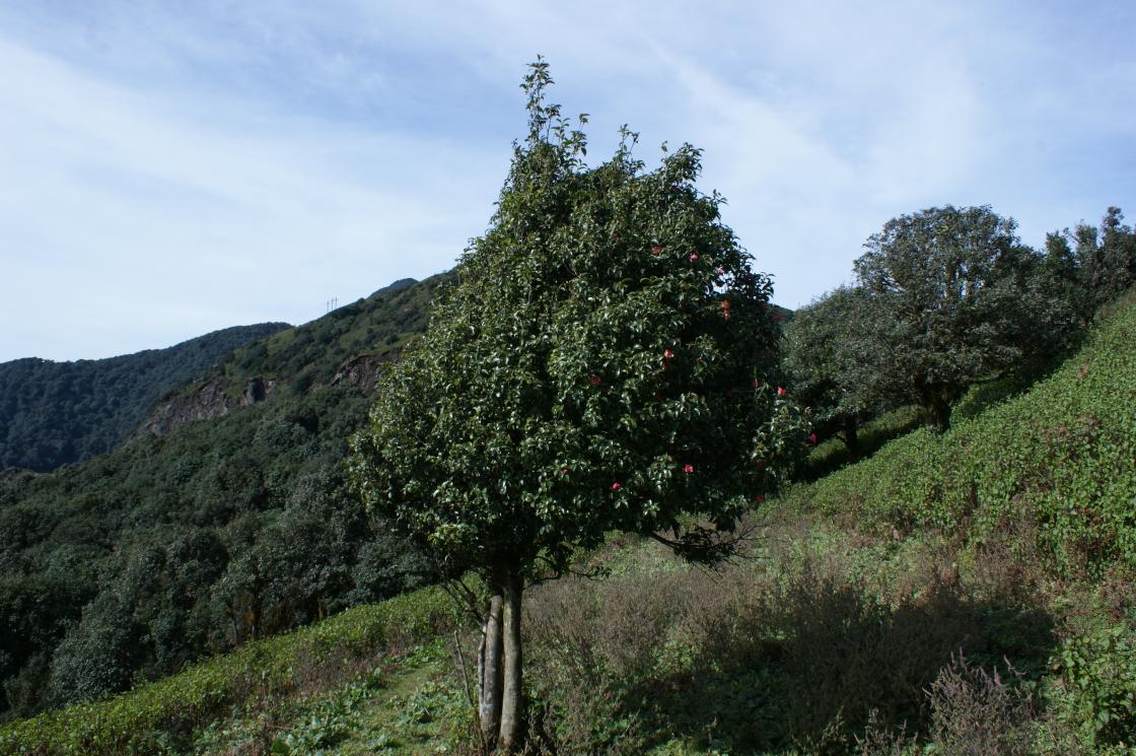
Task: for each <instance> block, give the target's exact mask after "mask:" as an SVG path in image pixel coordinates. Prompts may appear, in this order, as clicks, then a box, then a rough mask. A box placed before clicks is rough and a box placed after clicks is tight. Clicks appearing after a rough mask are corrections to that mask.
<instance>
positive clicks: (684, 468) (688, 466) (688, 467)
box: [682, 464, 694, 475]
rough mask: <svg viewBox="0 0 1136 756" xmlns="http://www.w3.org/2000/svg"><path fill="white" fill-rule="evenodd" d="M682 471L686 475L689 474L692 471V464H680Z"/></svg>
mask: <svg viewBox="0 0 1136 756" xmlns="http://www.w3.org/2000/svg"><path fill="white" fill-rule="evenodd" d="M682 471H683V472H684V473H686V474H687V475H690V474H691V473H692V472H694V465H691V464H685V465H683V466H682Z"/></svg>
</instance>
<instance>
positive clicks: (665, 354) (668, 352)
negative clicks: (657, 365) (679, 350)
mask: <svg viewBox="0 0 1136 756" xmlns="http://www.w3.org/2000/svg"><path fill="white" fill-rule="evenodd" d="M674 356H675V353H674V352H672V351H671V350H669V349H664V350H663V359H664V360H670V359H674Z"/></svg>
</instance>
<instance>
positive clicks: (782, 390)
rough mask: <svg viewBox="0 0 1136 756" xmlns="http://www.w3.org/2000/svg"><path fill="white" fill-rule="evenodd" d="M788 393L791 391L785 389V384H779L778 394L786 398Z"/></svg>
mask: <svg viewBox="0 0 1136 756" xmlns="http://www.w3.org/2000/svg"><path fill="white" fill-rule="evenodd" d="M788 395H789V392H788V391H786V390H785V387H784V386H778V387H777V396H779V397H782V398H784V397H786V396H788Z"/></svg>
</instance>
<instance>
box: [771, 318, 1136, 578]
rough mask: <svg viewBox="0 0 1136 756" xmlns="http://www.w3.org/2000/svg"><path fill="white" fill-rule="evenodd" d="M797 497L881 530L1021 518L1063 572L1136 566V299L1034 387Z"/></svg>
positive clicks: (960, 528) (904, 442)
mask: <svg viewBox="0 0 1136 756" xmlns="http://www.w3.org/2000/svg"><path fill="white" fill-rule="evenodd" d="M788 498H789V502H790V504H791V505H794V506H797V507H801V508H805V509H816V510H819V511H821V512H824V513H826V514H830V515H835V516H840V517H843V518H845V519H846V520H847V521H848V522H850V523H854V524H855V525H856V527H857V528H859V529H874V530H875V531H876V532H890V531H891V529H892V528H894V529H896V530H897V531H899V532H900V533H903V532H907V531H910V530H913V529H914V530H923V529H928V528H938V529H943V530H944V531H946V532H948V533H951V534H956V535H958V536H960V537H964V538H966V539H969V540H980V539H983V538H988V537H990V536H992V535H994V534H995V533H996V532H997V531H999V530H1004V529H1005V528H1007V527H1010V526H1013V527H1014V528H1016V529H1018V530H1019V531H1020V532H1023V533H1025V532H1027V531H1028V532H1029V533H1030V534H1031V535H1032V537H1033V541H1034V545H1035V546H1036V548H1037V549H1038V550H1039V552H1040V553H1041V554H1042V555H1043V558H1044V559H1045V560H1046V561H1047V562H1048V563H1049V564H1050V565H1051V566H1052V567H1053V568H1055V569H1056V570H1057V571H1058V572H1059V573H1061V574H1063V575H1073V574H1080V573H1086V572H1087V573H1091V574H1100V573H1101V571H1103V570H1106V569H1108V568H1109V567H1112V566H1114V565H1118V564H1119V565H1124V566H1126V567H1128V568H1133V567H1136V506H1134V502H1136V297H1132V298H1130V299H1129V301H1128V302H1127V303H1122V304H1121V305H1119V306H1118V308H1117V312H1116V313H1115V314H1114V315H1112V317H1110V318H1108V319H1107V320H1106V321H1105V322H1104V323H1103V324H1102V325H1100V326H1099V327H1098V328H1097V329H1096V331H1095V332H1094V333H1093V334H1092V335H1091V336H1090V339H1089V341H1088V343H1087V344H1086V345H1085V347H1084V348H1083V349H1082V350H1081V351H1080V352H1079V353H1078V354H1077V355H1075V356H1074V357H1073V358H1071V359H1070V360H1068V361H1067V362H1066V363H1065V365H1064V366H1063V367H1062V368H1061V369H1060V370H1058V371H1057V372H1056V373H1054V374H1053V375H1051V376H1050V377H1048V378H1047V379H1045V380H1043V381H1041V382H1040V383H1038V384H1037V385H1035V386H1034V387H1033V388H1032V389H1031V390H1030V391H1029V392H1028V393H1026V394H1023V395H1021V396H1019V397H1016V398H1013V399H1010V400H1008V401H1005V402H1003V403H1001V404H999V405H997V406H995V407H993V408H991V409H989V410H987V411H985V412H983V413H981V414H979V415H978V416H975V417H971V418H966V419H963V420H961V421H959V422H957V423H956V424H955V426H954V427H953V428H952V429H951V430H950V431H949V432H948V433H946V434H944V435H942V436H940V435H936V434H935V433H933V432H931V431H929V430H919V431H917V432H915V433H912V434H910V435H908V436H906V437H904V438H902V439H899V440H897V441H894V442H892V443H890V444H888V445H887V446H885V447H884V448H883V449H882V450H881V451H879V452H878V453H877V454H876V455H875V456H874V457H872V458H871V459H869V460H867V461H865V462H862V463H860V464H858V465H854V466H852V467H848V468H845V469H844V470H841V471H839V472H837V473H835V474H833V475H830V476H828V477H827V478H825V479H824V480H822V481H819V482H818V483H815V484H813V485H810V486H804V487H801V488H799V489H797V490H796V491H794V492H793V493H792V494H791V495H790V496H789V497H788Z"/></svg>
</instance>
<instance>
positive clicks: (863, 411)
mask: <svg viewBox="0 0 1136 756" xmlns="http://www.w3.org/2000/svg"><path fill="white" fill-rule="evenodd" d="M881 317H883V313H881V312H880V310H879V308H878V307H876V306H875V305H874V302H873V301H872V298H871V297H869V296H868V295H867V293H866V292H865V291H864V290H863V289H858V288H852V287H842V288H839V289H836V290H835V291H832V292H830V293H828V294H827V295H825V296H824V297H823V298H821V299H819V300H817V301H816V302H813V303H812V304H810V305H808V306H807V307H802V308H801V309H799V310H797V311H796V313H794V317H793V319H792V320H791V321H790V322H789V324H788V326H787V328H786V330H785V352H784V358H783V367H784V369H785V372H786V374H787V376H788V380H789V382H790V383H791V385H792V387H793V390H794V392H795V395H796V398H797V400H798V401H799V402H801V404H803V405H804V406H806V407H808V408H809V409H810V410H811V411H812V415H811V417H812V421H813V427H814V429H815V432H816V433H818V434H819V435H821V436H823V437H825V438H830V437H832V436H834V435H837V434H839V437H840V438H841V440H842V441H843V442H844V444H845V446H846V448H847V450H848V453H849V455H850V456H851V457H853V458H855V457H856V456H857V455H858V454H859V428H860V425H861V423H863V422H864V421H865V420H867V419H869V418H871V417H873V416H874V415H877V414H879V413H880V412H881V411H883V410H886V409H889V405H894V404H896V403H897V401H898V398H888V397H884V396H879V395H874V394H873V393H872V392H870V391H868V390H865V387H866V386H869V385H871V384H872V382H873V375H872V374H871V371H872V370H873V365H874V360H873V359H872V357H873V355H872V350H873V348H874V345H872V344H871V343H870V341H869V339H868V338H867V335H868V334H870V333H871V331H872V327H873V323H872V321H873V320H875V319H878V318H881Z"/></svg>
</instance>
